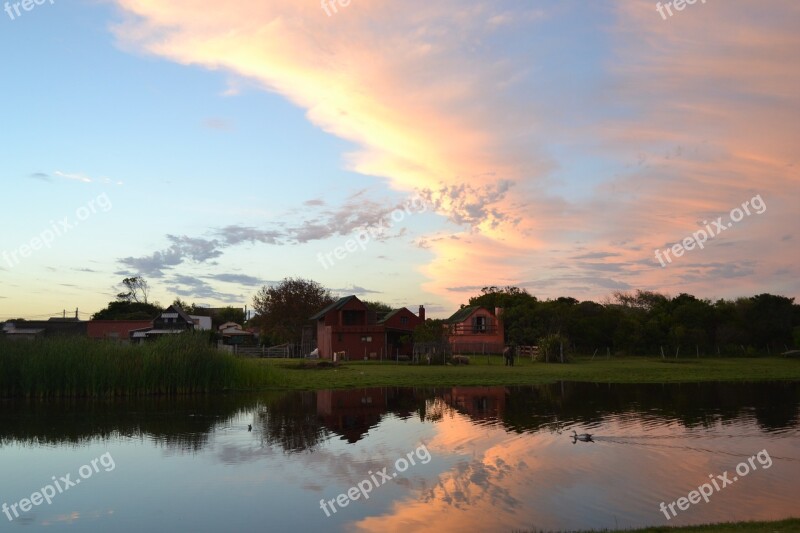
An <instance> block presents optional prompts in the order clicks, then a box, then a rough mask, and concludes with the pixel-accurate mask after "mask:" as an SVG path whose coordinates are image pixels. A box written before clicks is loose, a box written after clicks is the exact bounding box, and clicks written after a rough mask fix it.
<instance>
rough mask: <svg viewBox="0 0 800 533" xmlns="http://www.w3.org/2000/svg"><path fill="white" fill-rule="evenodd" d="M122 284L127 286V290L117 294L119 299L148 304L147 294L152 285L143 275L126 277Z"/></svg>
mask: <svg viewBox="0 0 800 533" xmlns="http://www.w3.org/2000/svg"><path fill="white" fill-rule="evenodd" d="M122 285H124V286H125V288H126V289H127V292H121V293H119V294H117V300H118V301H120V302H129V303H140V304H146V303H148V301H147V296H148V294H149V293H150V285H148V284H147V280H145V279H144V278H143V277H141V276H134V277H132V278H125V279H123V280H122Z"/></svg>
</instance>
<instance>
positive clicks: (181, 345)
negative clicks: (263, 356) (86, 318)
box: [0, 335, 276, 398]
mask: <svg viewBox="0 0 800 533" xmlns="http://www.w3.org/2000/svg"><path fill="white" fill-rule="evenodd" d="M272 372H273V370H272V369H271V368H269V367H266V366H264V365H259V364H257V362H255V361H253V360H247V359H241V358H238V357H235V356H233V355H230V354H227V353H223V352H220V351H218V350H216V349H215V348H212V347H211V346H210V345H209V344H208V337H207V336H204V335H188V336H183V335H182V336H180V337H170V338H165V339H160V340H159V341H156V342H154V343H151V344H147V345H145V346H129V345H122V344H115V343H110V342H98V341H94V340H91V339H84V338H70V339H58V338H56V339H43V340H40V341H35V342H19V341H7V340H0V397H28V398H53V397H55V398H75V397H102V396H144V395H174V394H198V393H209V392H220V391H224V390H231V389H267V388H269V386H270V384H271V383H274V382H275V381H276V380H275V378H274V377H273V376H272Z"/></svg>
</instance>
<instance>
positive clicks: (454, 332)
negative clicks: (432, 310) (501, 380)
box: [445, 305, 505, 354]
mask: <svg viewBox="0 0 800 533" xmlns="http://www.w3.org/2000/svg"><path fill="white" fill-rule="evenodd" d="M502 311H503V310H502V309H500V308H499V307H498V308H495V310H494V312H492V311H490V310H489V309H486V308H485V307H481V306H477V305H473V306H470V307H463V308H461V309H459V310H458V311H456V312H455V313H454V314H453V316H451V317H450V318H448V319H447V320H446V321H445V324H446V327H447V338H448V341H449V342H450V346H451V347H452V349H453V353H454V354H455V353H502V352H503V348H504V343H505V333H504V331H503V322H502V320H500V315H501V313H502Z"/></svg>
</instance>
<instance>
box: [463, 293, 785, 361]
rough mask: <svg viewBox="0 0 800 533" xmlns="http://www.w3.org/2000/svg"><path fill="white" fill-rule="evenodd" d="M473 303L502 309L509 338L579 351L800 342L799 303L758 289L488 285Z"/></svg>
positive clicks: (746, 348)
mask: <svg viewBox="0 0 800 533" xmlns="http://www.w3.org/2000/svg"><path fill="white" fill-rule="evenodd" d="M469 305H481V306H484V307H487V308H489V309H494V308H496V307H501V308H503V311H502V314H501V317H502V321H503V324H504V328H505V334H506V341H507V342H509V343H512V344H518V345H538V344H539V343H540V342H541V341H542V340H543V339H547V338H548V337H550V336H560V337H561V338H562V339H563V341H564V342H566V344H567V345H568V347H569V349H570V350H571V351H573V352H575V353H582V354H593V353H595V350H599V351H600V352H601V353H605V352H606V351H609V352H611V353H625V354H630V355H658V354H661V353H662V352H663V353H665V354H667V355H669V354H672V355H675V354H677V353H679V352H680V351H683V353H687V354H688V353H691V354H692V355H695V354H698V353H699V354H701V355H703V354H705V355H716V354H720V355H736V354H740V355H745V354H761V353H763V354H776V353H782V352H784V351H788V350H791V349H792V348H800V305H797V304H795V303H794V298H787V297H784V296H777V295H773V294H767V293H764V294H759V295H756V296H751V297H742V298H737V299H735V300H725V299H720V300H717V301H716V302H712V301H711V300H707V299H701V298H697V297H695V296H692V295H691V294H686V293H681V294H679V295H677V296H674V297H670V296H667V295H664V294H661V293H658V292H651V291H642V290H637V291H635V292H633V293H628V292H616V293H614V295H613V297H612V298H610V299H609V300H608V301H606V302H604V303H597V302H593V301H583V302H579V301H578V300H576V299H575V298H568V297H562V298H557V299H555V300H551V299H548V300H539V299H538V298H536V297H535V296H533V295H531V294H529V293H528V292H527V291H526V290H524V289H520V288H518V287H505V288H498V287H484V288H483V289H482V291H481V294H480V295H479V296H475V297H473V298H470V299H469Z"/></svg>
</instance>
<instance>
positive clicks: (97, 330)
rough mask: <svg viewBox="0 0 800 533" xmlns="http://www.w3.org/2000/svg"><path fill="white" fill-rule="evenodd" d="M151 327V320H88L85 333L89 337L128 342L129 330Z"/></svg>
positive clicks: (129, 337) (129, 338)
mask: <svg viewBox="0 0 800 533" xmlns="http://www.w3.org/2000/svg"><path fill="white" fill-rule="evenodd" d="M152 327H153V321H152V320H90V321H89V323H88V324H87V334H88V335H89V338H90V339H95V340H112V341H117V342H130V340H131V332H132V331H138V330H143V329H149V328H152Z"/></svg>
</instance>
